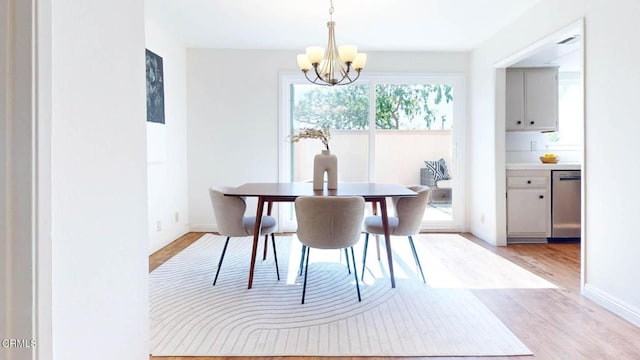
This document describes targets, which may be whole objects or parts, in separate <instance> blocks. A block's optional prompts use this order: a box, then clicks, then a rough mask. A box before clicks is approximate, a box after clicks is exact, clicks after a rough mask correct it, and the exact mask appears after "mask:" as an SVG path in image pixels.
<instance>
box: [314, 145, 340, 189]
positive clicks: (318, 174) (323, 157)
mask: <svg viewBox="0 0 640 360" xmlns="http://www.w3.org/2000/svg"><path fill="white" fill-rule="evenodd" d="M325 172H326V173H327V189H329V190H335V189H337V188H338V158H337V157H336V156H335V155H332V154H331V152H329V150H322V154H318V155H316V156H315V157H314V158H313V190H322V189H323V188H324V173H325Z"/></svg>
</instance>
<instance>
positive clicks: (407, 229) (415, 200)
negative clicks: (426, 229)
mask: <svg viewBox="0 0 640 360" xmlns="http://www.w3.org/2000/svg"><path fill="white" fill-rule="evenodd" d="M409 189H411V190H413V191H415V192H416V193H418V195H417V196H415V197H393V198H392V201H393V207H394V208H395V211H396V216H390V217H389V234H390V235H392V236H407V237H408V238H409V245H410V246H411V251H412V252H413V259H414V260H415V262H416V265H417V266H418V269H419V270H420V275H422V281H423V282H425V283H426V280H425V278H424V273H423V272H422V266H421V265H420V260H419V259H418V253H417V252H416V247H415V245H414V243H413V237H412V236H413V235H415V234H417V233H418V232H420V225H421V224H422V218H423V217H424V210H425V208H426V206H427V202H428V200H429V192H430V191H431V190H430V189H429V187H427V186H411V187H409ZM364 231H365V233H366V234H365V237H364V254H363V255H362V280H364V270H365V266H366V262H367V245H368V244H369V234H376V235H383V234H384V227H383V225H382V217H380V216H367V217H366V218H365V219H364Z"/></svg>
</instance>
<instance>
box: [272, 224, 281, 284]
mask: <svg viewBox="0 0 640 360" xmlns="http://www.w3.org/2000/svg"><path fill="white" fill-rule="evenodd" d="M271 244H273V260H275V262H276V275H278V281H280V270H279V269H278V253H277V252H276V237H275V235H273V233H271Z"/></svg>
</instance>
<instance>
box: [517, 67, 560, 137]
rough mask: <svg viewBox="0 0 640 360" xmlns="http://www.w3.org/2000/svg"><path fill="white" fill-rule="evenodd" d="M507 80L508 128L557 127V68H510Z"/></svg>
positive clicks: (525, 129) (536, 128)
mask: <svg viewBox="0 0 640 360" xmlns="http://www.w3.org/2000/svg"><path fill="white" fill-rule="evenodd" d="M506 80H507V82H506V113H505V118H506V124H505V128H506V130H507V131H557V130H558V69H557V68H555V67H554V68H510V69H507V73H506Z"/></svg>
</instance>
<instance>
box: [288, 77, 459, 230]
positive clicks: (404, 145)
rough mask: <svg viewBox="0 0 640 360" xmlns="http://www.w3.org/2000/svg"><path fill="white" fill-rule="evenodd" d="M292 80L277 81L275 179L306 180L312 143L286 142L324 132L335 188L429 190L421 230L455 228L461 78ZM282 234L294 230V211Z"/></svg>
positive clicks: (315, 145) (316, 145)
mask: <svg viewBox="0 0 640 360" xmlns="http://www.w3.org/2000/svg"><path fill="white" fill-rule="evenodd" d="M303 80H304V79H301V78H300V76H299V75H298V74H295V75H293V74H292V75H283V76H282V78H281V89H280V99H281V127H280V129H281V131H280V139H281V142H280V143H281V146H280V181H292V182H304V181H311V179H312V177H313V157H314V156H315V154H318V153H320V151H321V150H322V149H323V145H322V143H321V141H320V140H317V139H302V140H300V141H298V142H296V143H293V144H292V143H291V141H290V139H291V136H292V135H293V134H298V133H299V132H300V131H301V129H305V128H317V129H321V128H327V129H329V131H330V133H331V139H330V140H329V146H330V150H331V153H332V154H335V155H336V156H337V157H338V180H339V181H340V182H379V183H399V184H402V185H405V186H414V185H420V184H422V185H425V186H429V187H430V188H431V199H430V200H429V205H428V206H427V211H425V215H424V222H423V230H425V231H429V230H454V231H455V230H459V229H460V227H461V225H462V224H461V214H462V206H461V201H460V199H461V196H462V195H463V194H462V189H463V185H462V179H463V174H464V169H463V168H462V166H460V165H461V164H462V163H463V162H462V159H461V158H460V154H462V153H463V152H461V151H460V149H461V148H463V143H462V142H461V141H460V139H462V134H464V79H463V78H462V76H445V77H442V76H438V77H436V76H428V75H416V76H397V75H377V76H369V77H368V79H367V80H366V81H362V82H359V83H357V85H350V86H338V87H325V86H317V85H312V84H309V83H305V82H303ZM280 223H281V228H282V229H283V230H285V231H293V230H295V219H294V214H293V208H292V207H291V206H286V205H283V206H282V207H281V209H280Z"/></svg>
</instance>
